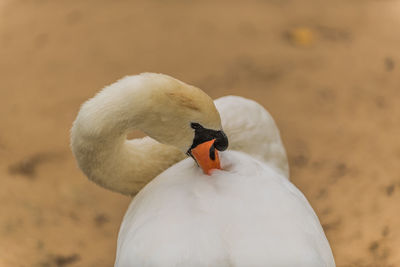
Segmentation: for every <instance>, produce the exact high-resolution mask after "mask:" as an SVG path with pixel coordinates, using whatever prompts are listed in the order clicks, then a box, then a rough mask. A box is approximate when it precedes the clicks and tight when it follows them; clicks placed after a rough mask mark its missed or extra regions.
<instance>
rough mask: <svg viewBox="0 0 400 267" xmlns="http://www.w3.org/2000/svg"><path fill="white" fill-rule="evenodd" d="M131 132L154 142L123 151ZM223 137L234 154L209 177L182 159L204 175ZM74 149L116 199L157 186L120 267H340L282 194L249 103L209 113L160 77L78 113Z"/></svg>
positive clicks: (279, 165)
mask: <svg viewBox="0 0 400 267" xmlns="http://www.w3.org/2000/svg"><path fill="white" fill-rule="evenodd" d="M215 106H216V107H217V109H218V111H219V112H220V114H221V117H222V125H223V127H221V120H220V116H219V114H218V111H217V109H216V107H215ZM134 128H138V129H140V130H142V131H143V132H145V133H147V134H148V135H149V136H151V137H152V138H154V139H155V140H157V141H158V142H157V141H155V140H154V139H152V138H150V137H147V138H144V139H138V140H132V141H127V140H126V134H127V132H129V131H130V130H132V129H134ZM222 129H224V131H225V132H226V134H227V136H228V139H229V142H230V150H228V151H226V152H223V153H220V159H221V165H222V170H213V171H212V174H211V176H209V175H206V174H204V173H203V172H202V170H201V169H200V168H199V167H198V166H197V165H196V163H195V161H194V160H193V159H191V158H187V159H184V158H185V153H188V154H191V152H193V151H196V152H198V153H200V158H199V155H198V154H196V155H197V156H196V159H197V161H198V163H199V164H200V166H201V167H203V169H204V170H205V171H207V170H208V169H207V167H204V166H206V165H207V164H206V163H207V162H206V163H205V162H203V161H207V160H209V161H213V159H211V158H213V155H214V157H215V156H217V157H218V153H215V154H213V155H212V151H213V150H212V148H214V147H215V148H216V149H217V150H224V149H226V146H227V142H226V141H227V140H226V136H225V135H224V132H223V131H222ZM212 139H215V143H214V145H213V144H212V142H209V140H212ZM208 143H211V144H210V146H211V149H209V148H210V147H209V146H206V149H205V150H199V149H198V148H199V147H202V146H204V144H208ZM71 147H72V150H73V153H74V155H75V157H76V158H77V161H78V164H79V166H80V168H81V169H82V170H83V171H84V173H85V174H86V175H87V176H88V177H89V178H90V179H92V180H93V181H95V182H96V183H98V184H100V185H102V186H104V187H106V188H109V189H111V190H115V191H118V192H122V193H125V194H134V193H136V192H137V191H138V190H139V189H140V188H141V187H142V186H143V185H145V184H146V183H147V182H149V181H150V180H152V179H153V178H154V177H156V178H155V179H153V180H152V181H151V182H150V183H149V184H148V185H147V186H146V187H144V188H143V190H141V191H140V192H139V194H137V196H136V197H135V198H134V199H133V201H132V203H131V205H130V207H129V209H128V211H127V213H126V214H125V218H124V220H123V223H122V226H121V229H120V233H119V237H118V249H117V257H116V261H115V266H116V267H132V266H141V267H146V266H149V267H150V266H151V267H153V266H154V267H157V266H196V267H197V266H222V267H223V266H271V267H284V266H285V267H286V266H288V267H289V266H290V267H293V266H297V267H322V266H325V267H333V266H335V263H334V259H333V256H332V252H331V249H330V246H329V243H328V241H327V239H326V237H325V234H324V232H323V230H322V227H321V225H320V223H319V220H318V218H317V216H316V215H315V213H314V211H313V209H312V208H311V206H310V205H309V203H308V202H307V200H306V199H305V197H304V196H303V194H302V193H301V192H300V191H299V190H298V189H297V188H296V187H295V186H294V185H293V184H292V183H290V182H289V179H288V164H287V159H286V153H285V150H284V148H283V145H282V143H281V140H280V136H279V131H278V129H277V127H276V125H275V123H274V121H273V119H272V117H271V116H270V115H269V114H268V112H267V111H265V109H264V108H262V107H261V106H260V105H258V104H257V103H255V102H254V101H250V100H246V99H244V98H240V97H232V96H230V97H223V98H220V99H218V100H216V101H215V105H214V104H213V101H212V100H211V99H210V98H209V97H208V96H207V95H206V94H205V93H203V92H202V91H201V90H199V89H197V88H195V87H193V86H190V85H187V84H185V83H182V82H180V81H178V80H176V79H174V78H172V77H169V76H166V75H161V74H151V73H147V74H141V75H137V76H130V77H126V78H124V79H122V80H120V81H118V82H117V83H115V84H113V85H111V86H108V87H106V88H105V89H104V90H102V91H101V92H100V93H99V94H98V95H97V96H95V97H94V98H93V99H91V100H89V101H88V102H86V103H85V104H84V105H83V106H82V108H81V110H80V112H79V115H78V117H77V119H76V121H75V123H74V125H73V128H72V131H71ZM198 150H199V151H198ZM234 150H236V151H234ZM202 156H204V158H201V157H202ZM182 159H184V160H182ZM178 161H180V162H179V163H177V162H178ZM214 161H215V160H214ZM172 165H173V166H172ZM170 166H172V167H170Z"/></svg>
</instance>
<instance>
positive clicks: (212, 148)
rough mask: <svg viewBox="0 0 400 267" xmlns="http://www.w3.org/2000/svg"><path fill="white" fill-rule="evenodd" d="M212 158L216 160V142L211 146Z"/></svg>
mask: <svg viewBox="0 0 400 267" xmlns="http://www.w3.org/2000/svg"><path fill="white" fill-rule="evenodd" d="M210 159H212V160H215V146H214V144H213V145H212V146H211V147H210Z"/></svg>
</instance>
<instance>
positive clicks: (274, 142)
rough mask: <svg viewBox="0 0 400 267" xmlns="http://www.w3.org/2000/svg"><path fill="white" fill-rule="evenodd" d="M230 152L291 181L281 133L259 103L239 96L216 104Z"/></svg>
mask: <svg viewBox="0 0 400 267" xmlns="http://www.w3.org/2000/svg"><path fill="white" fill-rule="evenodd" d="M214 103H215V106H216V107H217V109H218V112H219V113H220V116H221V121H222V127H223V129H224V131H225V133H226V134H227V136H228V139H229V143H230V145H229V149H230V150H237V151H242V152H245V153H247V154H249V155H251V156H253V157H254V158H256V159H258V160H261V161H263V162H265V163H267V164H269V165H271V166H272V167H274V168H276V169H277V170H279V171H280V172H281V173H282V174H283V175H285V177H287V178H289V164H288V160H287V156H286V151H285V148H284V146H283V144H282V140H281V137H280V133H279V129H278V127H277V126H276V123H275V121H274V119H273V118H272V116H271V115H270V114H269V113H268V111H266V110H265V109H264V108H263V106H261V105H260V104H258V103H257V102H255V101H253V100H250V99H246V98H243V97H239V96H224V97H221V98H218V99H216V100H215V101H214Z"/></svg>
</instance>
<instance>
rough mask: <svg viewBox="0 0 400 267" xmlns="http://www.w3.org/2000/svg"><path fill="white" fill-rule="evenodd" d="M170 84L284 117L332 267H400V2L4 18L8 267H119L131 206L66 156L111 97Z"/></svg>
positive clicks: (19, 9)
mask: <svg viewBox="0 0 400 267" xmlns="http://www.w3.org/2000/svg"><path fill="white" fill-rule="evenodd" d="M143 71H152V72H163V73H167V74H170V75H172V76H175V77H177V78H179V79H182V80H184V81H186V82H189V83H192V84H194V85H197V86H199V87H201V88H202V89H204V90H205V91H206V92H208V93H209V94H210V95H211V96H213V97H219V96H223V95H227V94H236V95H242V96H245V97H248V98H252V99H255V100H257V101H259V102H261V103H262V104H263V105H264V106H265V107H266V108H267V109H268V110H269V111H270V112H271V113H272V114H273V116H274V117H275V119H276V121H277V123H278V125H279V127H280V129H281V132H282V136H283V140H284V143H285V144H286V147H287V151H288V154H289V158H290V165H291V172H292V179H293V181H294V183H295V184H296V185H297V186H298V187H299V188H300V189H301V190H302V191H303V192H304V193H305V195H306V196H307V198H308V199H309V200H310V202H311V204H312V205H313V207H314V208H315V210H316V212H317V213H318V215H319V217H320V219H321V222H322V224H323V226H324V228H325V231H326V234H327V236H328V238H329V240H330V243H331V245H332V248H333V251H334V254H335V258H336V261H337V265H338V266H339V267H373V266H377V267H388V266H400V210H399V207H400V205H399V204H400V165H399V160H400V142H399V135H400V124H399V121H400V120H399V119H400V105H399V101H400V1H399V0H396V1H395V0H386V1H367V0H365V1H362V0H346V1H345V0H343V1H341V0H338V1H318V0H314V1H313V0H310V1H306V0H305V1H300V0H296V1H295V0H270V1H221V2H215V1H179V0H175V1H161V0H158V1H157V0H153V1H146V2H133V1H106V0H96V1H95V0H88V1H74V0H73V1H71V0H69V1H68V0H64V1H46V0H40V1H39V0H37V1H29V0H26V1H22V0H10V1H4V0H1V2H0V97H1V102H0V125H1V126H0V179H1V180H0V182H1V186H0V266H1V267H3V266H4V267H14V266H34V267H52V266H71V267H74V266H89V267H90V266H93V267H95V266H96V267H102V266H112V264H113V261H114V257H115V248H116V238H117V233H118V228H119V224H120V222H121V220H122V216H123V214H124V212H125V209H126V208H127V205H128V203H129V201H130V199H128V198H127V197H124V196H121V195H118V194H116V193H111V192H108V191H106V190H104V189H102V188H100V187H98V186H96V185H94V184H92V183H90V182H89V181H87V179H86V178H85V177H84V176H83V174H82V173H81V172H80V171H79V170H78V169H77V167H76V165H75V162H74V159H73V157H72V155H71V152H70V150H69V147H68V142H69V136H68V135H69V129H70V126H71V123H72V121H73V120H74V117H75V116H76V114H77V111H78V109H79V106H80V104H81V103H82V102H83V101H85V100H86V99H87V98H89V97H91V96H93V95H94V94H95V92H97V91H98V90H99V89H100V88H102V87H103V86H104V85H107V84H110V83H112V82H113V81H115V80H116V79H118V78H120V77H122V76H124V75H128V74H136V73H140V72H143Z"/></svg>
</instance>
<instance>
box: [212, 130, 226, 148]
mask: <svg viewBox="0 0 400 267" xmlns="http://www.w3.org/2000/svg"><path fill="white" fill-rule="evenodd" d="M228 145H229V142H228V137H227V136H226V134H225V133H224V132H223V131H218V132H217V133H216V136H215V143H214V146H215V148H216V149H217V150H219V151H224V150H226V149H227V148H228Z"/></svg>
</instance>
